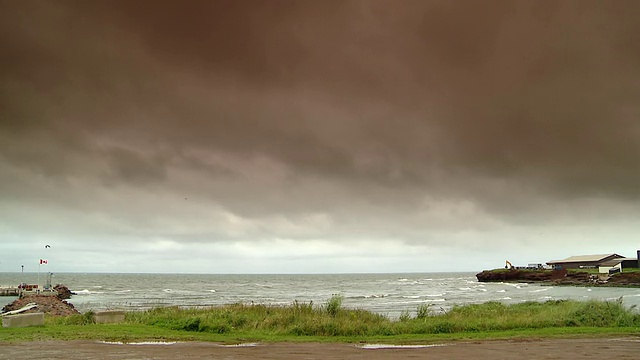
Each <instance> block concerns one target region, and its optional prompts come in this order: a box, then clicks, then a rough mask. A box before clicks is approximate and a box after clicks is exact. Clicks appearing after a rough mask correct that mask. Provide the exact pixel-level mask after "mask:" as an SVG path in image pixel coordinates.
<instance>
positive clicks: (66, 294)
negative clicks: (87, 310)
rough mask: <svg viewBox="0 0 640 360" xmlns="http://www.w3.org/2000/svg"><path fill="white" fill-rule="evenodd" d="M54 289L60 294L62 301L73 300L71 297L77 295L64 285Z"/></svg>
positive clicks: (59, 297)
mask: <svg viewBox="0 0 640 360" xmlns="http://www.w3.org/2000/svg"><path fill="white" fill-rule="evenodd" d="M53 289H54V290H55V291H57V292H58V295H57V296H58V299H60V300H66V299H71V295H75V293H73V292H71V290H69V288H68V287H66V286H65V285H62V284H58V285H56V286H54V287H53Z"/></svg>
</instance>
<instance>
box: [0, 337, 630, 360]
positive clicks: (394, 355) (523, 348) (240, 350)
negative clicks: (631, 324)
mask: <svg viewBox="0 0 640 360" xmlns="http://www.w3.org/2000/svg"><path fill="white" fill-rule="evenodd" d="M639 353H640V338H638V337H625V338H607V339H543V340H540V339H535V340H534V339H530V340H509V341H505V340H500V341H473V342H455V343H443V344H437V346H426V347H411V348H397V347H395V348H394V347H389V348H385V347H381V346H368V347H363V344H358V345H356V344H319V343H299V344H292V343H273V344H244V345H242V346H224V345H221V344H216V343H203V342H184V343H155V344H154V343H140V344H119V343H103V342H96V341H46V342H26V343H11V344H9V343H0V359H12V360H20V359H25V360H31V359H34V358H46V359H83V360H91V359H176V358H179V359H372V358H374V359H426V358H433V359H471V358H476V359H478V358H479V359H492V360H500V359H514V358H518V359H585V358H592V359H598V358H605V357H609V356H612V355H615V357H616V359H637V358H638V354H639Z"/></svg>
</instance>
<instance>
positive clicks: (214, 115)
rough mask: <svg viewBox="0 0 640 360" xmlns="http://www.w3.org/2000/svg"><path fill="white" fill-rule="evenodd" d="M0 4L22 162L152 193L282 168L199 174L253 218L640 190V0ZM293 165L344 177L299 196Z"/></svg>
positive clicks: (12, 145)
mask: <svg viewBox="0 0 640 360" xmlns="http://www.w3.org/2000/svg"><path fill="white" fill-rule="evenodd" d="M2 7H3V9H4V10H6V11H3V16H2V17H3V19H2V20H3V21H2V24H3V25H2V35H1V36H2V37H1V39H2V43H3V48H4V49H6V50H7V51H6V53H7V54H9V56H5V57H3V60H2V68H3V70H1V71H2V75H3V79H5V80H3V82H2V94H3V96H2V100H0V101H2V108H3V111H2V113H3V114H4V115H3V119H2V128H0V133H1V134H2V136H3V137H4V138H6V139H11V141H10V142H4V144H5V145H4V146H2V155H3V158H4V159H5V161H9V162H11V163H13V164H16V166H25V167H32V168H45V169H48V170H45V171H49V172H51V171H54V170H55V171H58V172H62V173H74V172H75V173H82V174H83V176H87V177H94V176H95V177H99V176H109V177H111V178H119V179H120V180H122V181H123V182H130V183H132V184H134V185H135V186H143V185H144V184H149V183H154V182H156V183H157V182H158V181H161V182H167V181H168V180H167V178H168V177H169V178H170V177H171V175H168V174H170V172H168V170H167V167H170V166H174V167H176V168H179V169H183V170H187V169H189V170H191V171H193V172H194V174H193V176H203V177H205V178H208V179H210V181H213V179H218V180H219V179H222V181H227V180H225V179H228V178H229V177H234V176H235V177H239V178H243V177H246V178H253V177H255V178H259V176H258V174H252V173H251V171H250V170H249V171H244V172H243V171H242V169H237V168H236V167H235V165H234V163H235V164H236V165H237V164H239V163H243V162H244V163H248V164H251V161H253V160H252V159H255V158H259V157H261V156H262V157H265V158H267V159H272V160H273V161H274V162H276V163H278V164H281V166H282V167H283V169H284V170H282V171H283V172H284V175H283V177H282V178H278V179H277V180H273V181H275V184H271V185H264V183H263V182H262V180H246V181H245V182H242V181H240V182H239V184H240V185H238V184H236V186H237V187H236V188H234V185H229V184H228V185H229V188H227V190H222V189H221V188H219V187H216V185H214V184H211V185H203V184H197V186H198V188H199V189H200V191H201V192H202V194H207V195H206V196H208V197H210V198H211V199H218V201H224V202H227V203H228V204H229V206H232V207H234V209H243V211H245V212H250V211H251V210H250V209H249V208H250V207H256V206H257V205H256V203H259V202H261V201H263V202H264V203H263V204H264V206H258V207H259V208H260V209H261V210H260V211H268V209H271V210H273V211H278V210H280V209H278V206H279V207H281V208H282V210H284V209H285V208H287V207H291V208H294V209H297V210H299V209H300V208H308V209H318V210H321V209H332V210H335V209H336V208H339V207H340V205H341V204H342V203H343V202H344V203H349V205H348V206H353V207H354V209H356V210H357V209H358V208H362V209H366V210H365V212H366V211H369V212H371V213H375V212H376V211H375V210H372V208H375V207H376V206H385V205H384V204H387V205H386V206H391V207H396V206H397V207H398V208H405V207H406V208H407V209H415V208H416V207H418V206H419V204H420V203H421V201H423V200H422V199H423V196H424V195H425V194H426V193H432V194H437V196H436V198H445V199H446V198H451V199H465V198H468V199H473V200H474V201H477V202H478V203H480V204H481V207H484V208H486V209H489V210H490V211H496V212H500V213H507V214H508V213H510V212H511V211H512V210H513V208H514V207H515V208H519V209H522V208H525V207H527V206H528V205H529V204H531V203H532V202H531V197H540V196H541V197H548V198H555V197H568V198H572V199H573V198H578V199H579V198H586V197H592V196H604V197H614V198H629V199H635V198H637V196H638V195H640V187H638V186H636V184H637V183H638V181H639V180H640V167H638V166H636V164H635V163H636V162H637V160H636V159H637V158H638V155H640V140H639V135H640V134H639V131H640V130H639V129H638V125H637V121H636V120H637V118H638V115H640V109H639V107H638V105H637V101H636V99H637V98H639V97H640V88H639V86H640V84H639V80H638V79H639V71H640V70H638V69H640V63H639V61H640V60H639V59H640V53H639V50H638V49H640V47H638V46H637V45H638V43H639V41H640V23H638V22H637V21H636V19H637V17H636V16H635V15H637V14H638V10H639V6H638V5H637V3H636V2H634V1H629V2H623V1H618V2H592V1H576V2H546V1H531V2H524V1H522V2H511V1H503V2H500V1H495V2H451V1H401V2H396V1H362V2H356V1H353V2H343V1H212V2H207V1H188V2H174V1H157V2H125V1H106V2H101V1H91V2H85V1H61V2H53V3H46V4H42V3H40V2H20V3H17V2H3V5H2ZM43 134H47V135H49V136H48V137H47V136H46V135H43ZM73 144H76V145H73ZM105 144H106V145H105ZM115 149H120V150H115ZM112 150H113V151H112ZM83 154H84V156H86V158H87V159H92V160H86V159H85V160H84V161H83V160H82V157H83ZM194 154H197V155H194ZM71 158H77V159H76V160H75V161H71V162H69V161H67V159H71ZM212 158H213V159H214V160H215V161H213V162H212ZM221 159H222V160H221ZM225 159H226V160H225ZM228 159H233V161H232V163H228V161H229V160H228ZM87 162H89V163H95V164H96V167H98V168H99V169H95V171H93V170H92V171H89V172H87V171H86V163H87ZM196 168H197V169H196ZM78 169H80V170H78ZM104 169H106V171H105V170H104ZM105 174H108V175H105ZM301 177H309V178H311V179H313V178H319V179H323V180H322V181H326V182H327V183H331V184H333V185H332V186H330V187H327V189H326V190H323V189H321V188H317V189H315V190H314V189H308V190H309V192H308V193H305V194H303V195H298V194H295V193H293V191H292V190H293V189H294V188H295V186H297V185H299V183H298V182H297V181H298V180H299V179H300V178H301ZM265 181H266V180H265ZM196 182H197V181H196ZM136 184H137V185H136ZM501 184H502V185H501ZM242 185H245V186H246V188H244V190H243V188H242ZM167 186H172V187H173V189H178V188H180V184H178V183H176V182H174V183H172V182H171V181H169V182H167ZM335 188H341V189H344V190H343V191H344V194H343V195H344V196H345V197H349V195H351V196H356V197H358V198H359V199H360V200H357V201H355V200H353V199H351V200H348V199H340V198H333V199H332V198H331V196H330V195H328V194H331V193H332V192H335ZM228 189H234V190H233V191H229V190H228ZM258 189H266V190H267V191H259V190H258ZM183 190H184V189H183ZM269 191H270V192H271V194H282V195H283V197H284V198H285V200H278V199H277V197H275V196H272V197H270V196H269V194H268V192H269ZM523 191H524V194H523ZM314 192H316V194H314ZM242 194H245V195H246V194H250V195H249V196H250V200H249V199H244V200H243V199H242V196H241V195H242ZM511 195H513V196H511ZM516 195H517V196H516ZM327 197H329V199H332V200H330V201H329V200H327ZM505 197H508V198H510V199H511V201H507V202H505V200H504V199H505ZM221 199H222V200H221ZM291 199H295V201H294V200H291ZM278 201H280V204H278ZM289 202H290V204H289ZM318 204H321V205H318ZM274 206H276V207H275V208H274ZM315 206H317V208H316V207H315ZM541 206H542V205H541Z"/></svg>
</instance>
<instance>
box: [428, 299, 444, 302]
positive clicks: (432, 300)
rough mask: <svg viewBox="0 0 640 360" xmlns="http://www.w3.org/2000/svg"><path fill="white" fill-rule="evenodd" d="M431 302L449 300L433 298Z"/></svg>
mask: <svg viewBox="0 0 640 360" xmlns="http://www.w3.org/2000/svg"><path fill="white" fill-rule="evenodd" d="M429 301H430V302H445V301H447V300H446V299H433V300H429Z"/></svg>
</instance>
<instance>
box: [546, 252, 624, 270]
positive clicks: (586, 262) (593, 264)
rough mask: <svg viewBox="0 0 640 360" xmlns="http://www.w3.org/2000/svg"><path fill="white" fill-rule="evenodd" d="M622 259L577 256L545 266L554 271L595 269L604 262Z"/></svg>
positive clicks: (619, 256)
mask: <svg viewBox="0 0 640 360" xmlns="http://www.w3.org/2000/svg"><path fill="white" fill-rule="evenodd" d="M624 258H625V257H624V256H622V255H618V254H599V255H579V256H571V257H568V258H566V259H564V260H551V261H547V265H549V266H551V267H552V268H553V269H555V270H561V269H595V268H598V267H600V265H602V264H603V263H605V262H608V261H611V260H616V259H624Z"/></svg>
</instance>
